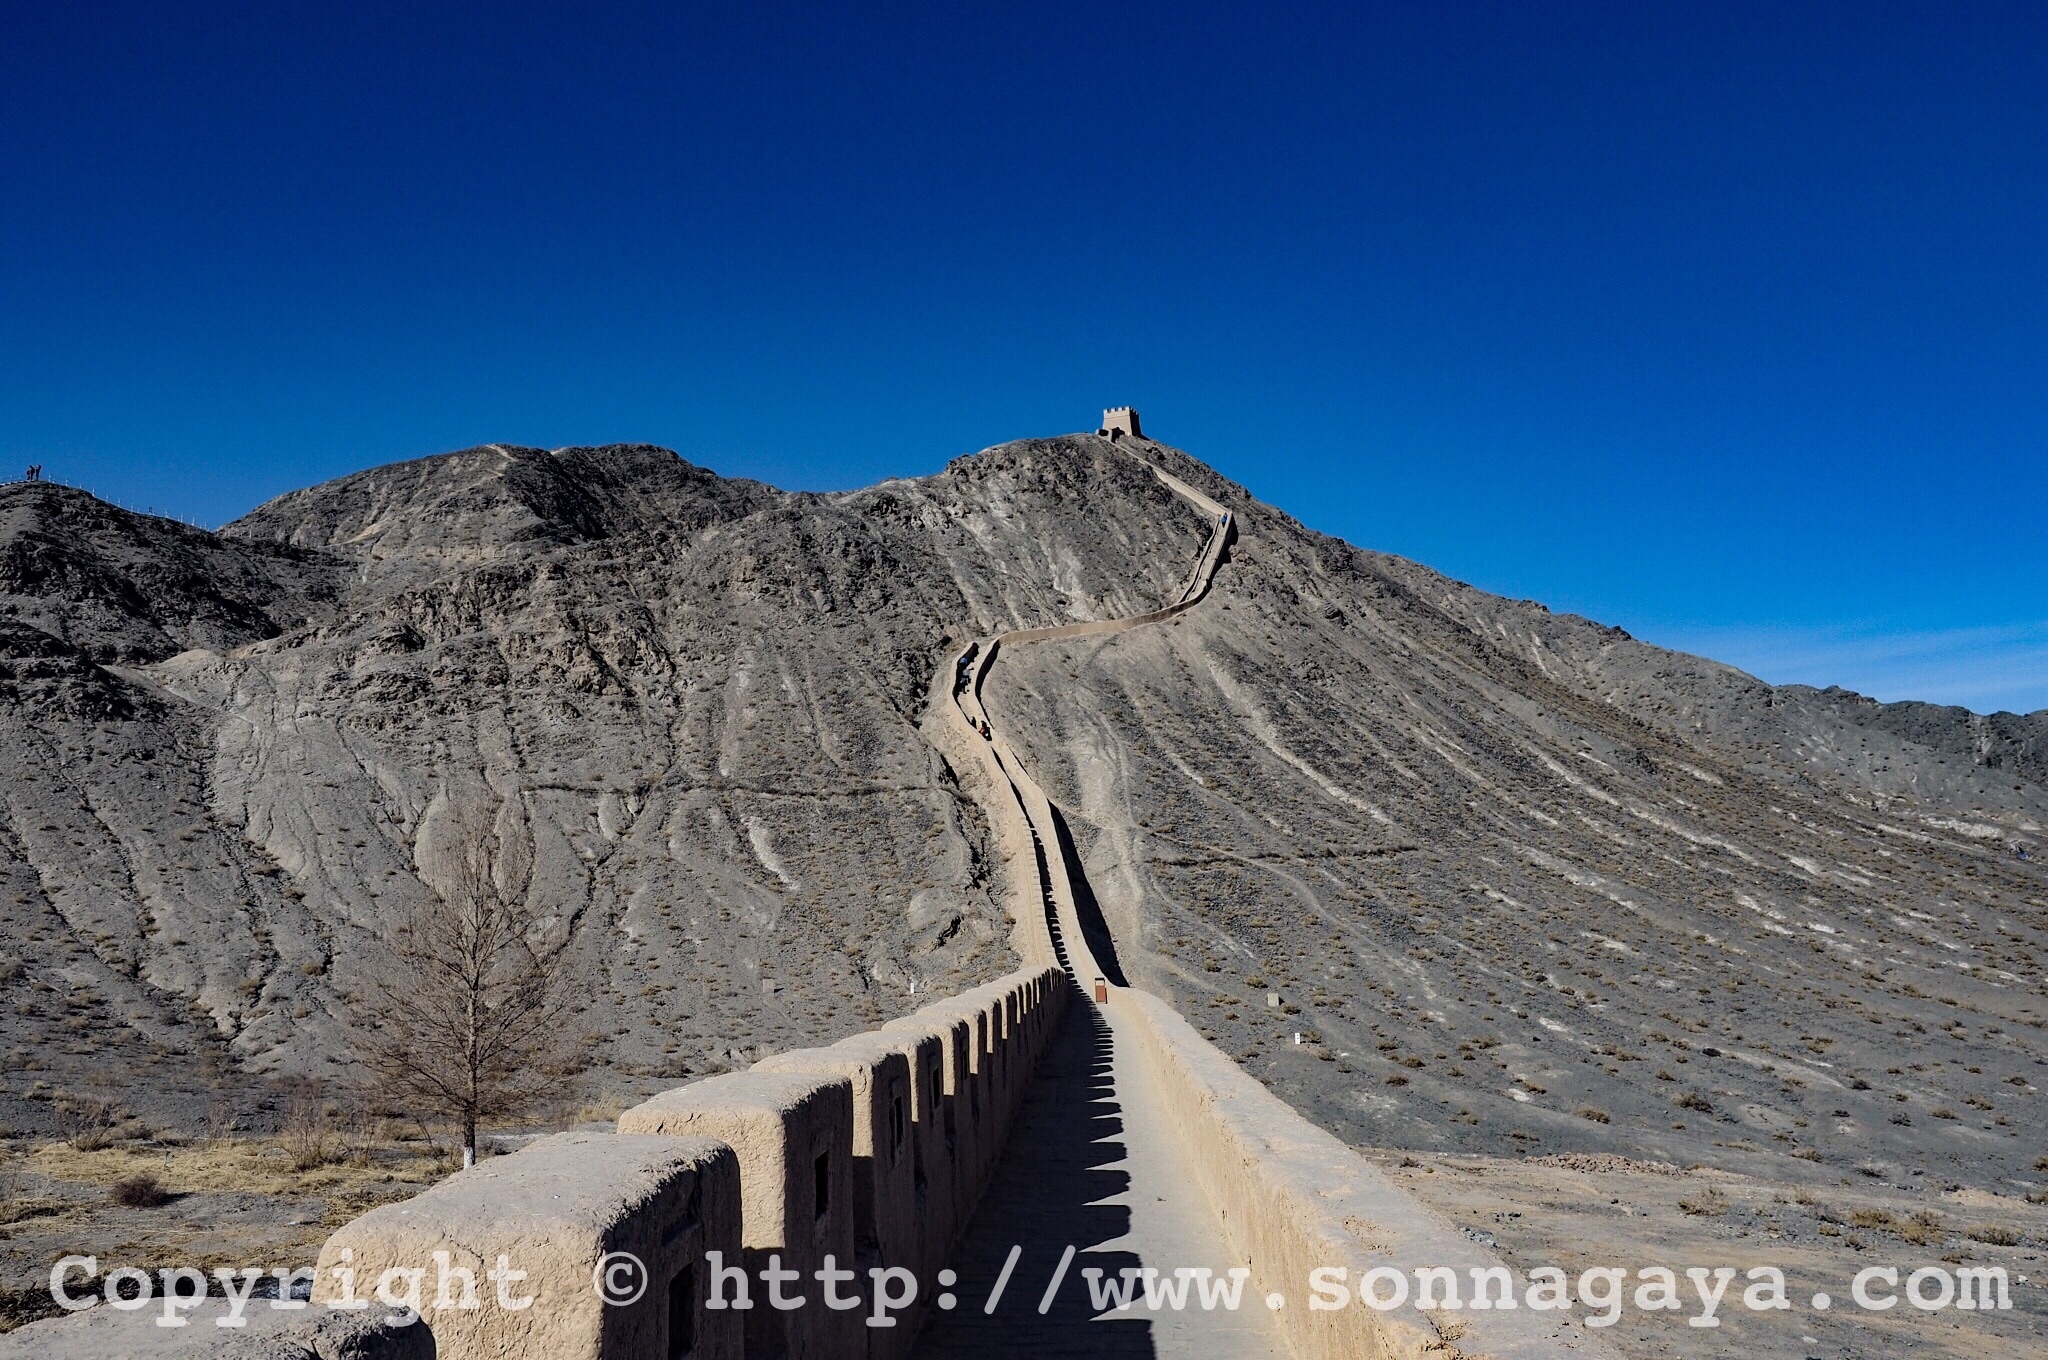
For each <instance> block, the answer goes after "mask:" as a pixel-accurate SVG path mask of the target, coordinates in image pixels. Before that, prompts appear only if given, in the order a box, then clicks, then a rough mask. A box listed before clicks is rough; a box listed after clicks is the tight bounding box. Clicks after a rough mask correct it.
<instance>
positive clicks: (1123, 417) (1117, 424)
mask: <svg viewBox="0 0 2048 1360" xmlns="http://www.w3.org/2000/svg"><path fill="white" fill-rule="evenodd" d="M1095 433H1097V434H1100V435H1107V436H1109V437H1110V438H1111V439H1116V438H1119V437H1121V436H1123V435H1129V436H1130V437H1131V438H1133V439H1143V438H1144V437H1145V432H1144V431H1143V430H1141V429H1139V428H1138V413H1137V411H1136V410H1134V409H1133V408H1131V407H1129V406H1112V407H1110V408H1109V409H1108V410H1107V411H1104V412H1103V413H1102V428H1101V429H1099V430H1097V431H1096V432H1095Z"/></svg>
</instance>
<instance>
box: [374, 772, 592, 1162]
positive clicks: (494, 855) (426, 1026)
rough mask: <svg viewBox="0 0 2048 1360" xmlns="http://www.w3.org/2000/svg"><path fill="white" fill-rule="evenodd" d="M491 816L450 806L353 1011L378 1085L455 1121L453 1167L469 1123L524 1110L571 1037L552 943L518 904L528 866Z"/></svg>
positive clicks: (547, 1086) (470, 1141) (569, 1010)
mask: <svg viewBox="0 0 2048 1360" xmlns="http://www.w3.org/2000/svg"><path fill="white" fill-rule="evenodd" d="M493 821H494V819H493V818H492V817H491V816H489V815H487V813H486V810H485V809H483V808H471V809H467V810H466V811H465V812H463V813H459V814H458V815H457V816H456V818H455V819H454V823H453V832H452V834H451V835H450V836H449V837H448V842H447V846H446V848H447V851H448V853H447V855H446V856H445V860H446V862H445V863H443V864H442V865H440V866H439V872H438V873H437V874H436V875H435V877H436V878H437V879H438V880H439V881H438V883H435V884H430V885H429V886H430V893H431V895H430V896H429V897H428V898H427V899H426V900H425V901H423V902H421V903H420V904H419V905H418V906H416V907H414V908H413V909H412V910H411V911H409V912H407V913H406V915H405V917H404V919H402V920H400V921H399V922H398V923H397V925H396V926H395V927H394V928H393V930H392V932H391V934H390V936H389V938H388V941H387V942H386V947H385V949H384V951H383V955H384V956H383V958H382V959H381V960H380V964H381V966H379V967H377V968H376V969H375V970H374V971H373V974H372V978H371V986H370V988H369V995H368V997H367V998H365V999H363V1000H362V1001H360V1002H359V1003H358V1014H357V1017H356V1020H357V1024H356V1029H357V1044H358V1052H359V1053H360V1054H361V1055H362V1057H363V1059H364V1062H365V1064H366V1066H367V1067H368V1068H369V1070H370V1072H371V1073H372V1074H373V1075H374V1076H375V1077H376V1079H377V1081H378V1083H379V1085H380V1086H381V1087H382V1089H383V1091H384V1093H385V1094H386V1095H387V1096H389V1097H392V1098H395V1099H401V1100H409V1101H412V1102H416V1103H417V1105H418V1107H420V1108H422V1109H423V1110H424V1111H426V1112H431V1113H433V1114H437V1115H440V1116H442V1117H445V1118H447V1119H450V1120H453V1121H455V1122H456V1123H458V1124H460V1126H461V1128H462V1164H463V1165H464V1166H465V1167H467V1166H473V1165H475V1163H476V1138H477V1125H478V1123H479V1122H480V1121H482V1120H485V1119H492V1118H497V1117H501V1116H505V1115H512V1114H518V1113H520V1112H522V1111H524V1110H527V1109H530V1108H532V1107H533V1105H535V1104H536V1103H537V1102H538V1101H539V1099H540V1098H541V1097H542V1096H543V1095H544V1094H545V1093H547V1092H548V1091H550V1090H551V1089H552V1088H553V1087H554V1085H555V1084H556V1083H555V1081H554V1080H553V1077H554V1073H553V1072H552V1070H551V1069H553V1068H554V1067H556V1066H557V1065H559V1064H560V1063H561V1062H562V1061H563V1060H564V1059H565V1058H567V1057H568V1055H569V1054H570V1053H571V1052H572V1051H574V1049H575V1048H576V1047H577V1046H578V1044H579V1043H580V1038H579V1036H578V1035H577V1034H576V1033H575V1027H574V1025H573V1024H572V1023H571V1017H572V1016H573V1014H574V1013H575V1012H577V1011H579V1010H580V1009H581V1007H580V1006H578V1005H577V1004H576V1001H575V999H574V997H573V996H572V995H571V994H570V992H569V989H568V987H567V985H566V979H565V978H564V976H563V971H562V968H561V966H560V965H561V955H560V950H559V948H555V949H550V948H548V947H547V946H546V945H545V944H544V943H542V942H541V941H540V940H539V938H538V937H539V935H540V925H541V922H540V921H539V919H538V918H537V917H536V915H535V914H534V912H533V911H532V910H531V909H530V908H529V907H528V906H527V905H526V887H527V879H528V877H529V876H530V873H531V871H530V869H519V868H517V867H516V866H515V865H514V863H513V857H512V856H508V855H505V854H503V853H501V850H502V848H503V847H502V845H501V842H500V838H499V836H498V834H497V832H496V830H495V829H494V826H493Z"/></svg>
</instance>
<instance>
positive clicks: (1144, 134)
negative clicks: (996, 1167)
mask: <svg viewBox="0 0 2048 1360" xmlns="http://www.w3.org/2000/svg"><path fill="white" fill-rule="evenodd" d="M0 186H4V194H0V458H4V459H6V460H8V461H9V462H10V463H11V464H13V465H17V466H18V465H23V464H26V463H29V462H33V461H41V462H43V463H45V464H46V465H47V466H48V470H49V472H50V474H51V475H52V476H54V477H57V478H60V479H62V480H66V481H71V482H74V483H77V484H79V485H84V486H89V487H92V488H93V489H95V490H98V491H99V492H101V493H102V494H105V495H107V496H110V497H112V498H116V499H119V500H121V501H123V502H124V503H127V504H130V505H134V506H138V507H143V506H153V507H155V508H157V509H158V510H160V511H164V512H168V513H174V514H179V515H183V516H186V517H189V518H193V519H196V520H199V521H201V522H203V523H208V524H212V523H218V522H220V521H222V520H225V519H228V518H232V517H233V516H234V515H236V514H238V513H240V512H241V511H243V510H245V509H247V508H248V507H250V506H252V505H255V504H256V503H258V502H260V501H262V500H264V499H265V498H267V497H269V496H272V495H274V494H276V493H278V492H280V491H284V490H286V489H289V488H291V487H295V486H300V485H304V484H307V483H310V482H313V481H317V480H320V479H323V478H327V477H331V476H334V475H337V474H339V473H343V472H347V471H350V470H352V469H355V468H359V467H364V466H368V465H371V464H374V463H379V462H386V461H390V460H393V459H397V458H404V457H411V456H414V455H418V454H423V453H429V452H435V451H439V450H444V449H449V448H455V447H460V446H464V445H469V444H475V443H479V442H484V441H488V440H506V441H516V442H522V443H529V444H538V445H544V446H555V445H561V444H568V443H596V442H606V441H613V440H651V441H655V442H658V443H662V444H666V445H669V446H671V447H673V448H676V449H678V450H679V451H681V452H682V453H683V454H684V455H685V456H687V457H689V458H691V459H693V460H695V461H698V462H701V463H705V464H707V465H709V466H711V467H713V468H716V469H717V470H719V471H721V472H725V473H732V474H743V475H750V476H756V477H761V478H764V479H766V480H769V481H772V482H775V483H777V484H778V485H783V486H791V487H811V488H831V487H846V486H854V485H859V484H863V483H866V482H870V481H873V480H876V479H878V478H881V477H884V476H889V475H898V474H914V473H924V472H930V471H933V470H935V469H936V468H938V467H939V466H940V465H941V464H942V463H943V462H944V461H945V460H946V459H947V458H949V457H951V456H953V455H955V454H958V453H961V452H964V451H968V450H971V449H975V448H980V447H982V446H985V445H988V444H991V443H995V442H998V441H1000V440H1003V439H1008V438H1013V437H1017V436H1022V435H1032V434H1049V433H1057V432H1060V431H1066V430H1074V429H1079V428H1084V427H1092V425H1093V424H1094V422H1095V419H1096V412H1097V411H1098V410H1099V409H1100V408H1101V407H1102V406H1104V405H1106V404H1112V403H1131V404H1134V405H1136V406H1138V407H1139V408H1140V409H1141V410H1142V411H1143V413H1144V416H1145V420H1146V424H1147V426H1148V427H1149V428H1150V429H1151V430H1152V431H1153V432H1155V433H1157V434H1158V435H1159V436H1160V437H1162V438H1165V439H1167V440H1169V441H1171V442H1173V443H1176V444H1179V445H1181V446H1182V447H1185V448H1187V449H1188V450H1190V451H1191V452H1193V453H1195V454H1196V455H1198V456H1200V457H1202V458H1204V459H1207V460H1208V461H1209V462H1211V463H1213V464H1214V465H1215V466H1216V467H1218V468H1219V469H1221V470H1222V471H1223V472H1225V473H1227V474H1228V475H1230V476H1232V477H1234V478H1237V479H1238V480H1240V481H1242V482H1244V483H1246V484H1247V485H1249V486H1250V487H1251V488H1252V489H1253V491H1255V492H1256V493H1257V494H1259V495H1260V496H1261V497H1263V498H1265V499H1267V500H1270V501H1274V502H1277V503H1278V504H1280V505H1282V506H1284V507H1286V508H1288V509H1290V510H1292V511H1293V512H1294V513H1296V514H1297V515H1299V516H1300V517H1301V518H1303V519H1304V520H1306V521H1307V522H1309V523H1310V524H1312V525H1314V526H1316V527H1318V528H1321V529H1325V530H1328V531H1330V532H1332V533H1337V534H1341V535H1343V536H1344V537H1346V538H1348V539H1350V540H1352V541H1353V542H1356V543H1359V544H1362V545H1366V546H1370V547H1375V548H1382V549H1387V550H1391V551H1395V552H1400V553H1404V554H1407V555H1409V556H1412V557H1415V558H1418V559H1420V560H1422V561H1424V562H1427V563H1429V564H1431V565H1433V566H1435V567H1438V568H1440V569H1442V570H1445V571H1448V572H1450V573H1452V574H1454V575H1457V576H1459V577H1461V578H1464V579H1467V580H1470V581H1472V582H1474V583H1475V584H1478V585H1481V586H1483V587H1486V588H1488V589H1491V590H1497V591H1501V592H1504V593H1507V594H1510V595H1517V596H1531V597H1535V598H1539V599H1542V600H1543V601H1545V602H1546V603H1548V604H1550V605H1551V606H1553V607H1555V608H1560V609H1571V610H1576V611H1579V612H1582V613H1586V614H1589V615H1592V616H1594V617H1596V618H1598V619H1601V620H1602V621H1604V622H1613V623H1619V624H1621V625H1623V626H1624V627H1627V628H1629V629H1630V630H1631V631H1633V632H1635V633H1636V634H1638V635H1639V636H1642V637H1645V638H1648V639H1650V640H1652V641H1658V642H1666V643H1672V644H1676V645H1685V646H1689V647H1692V648H1694V649H1696V650H1704V651H1706V652H1708V653H1709V654H1713V655H1718V656H1721V657H1723V658H1724V659H1727V660H1731V661H1734V662H1736V663H1738V664H1742V665H1745V666H1747V667H1748V668H1750V669H1753V670H1756V671H1757V672H1758V673H1760V674H1762V675H1764V676H1765V677H1766V678H1769V679H1773V680H1802V681H1808V682H1813V683H1822V684H1824V683H1828V682H1830V681H1839V682H1840V683H1843V684H1846V685H1849V686H1851V687H1854V688H1858V689H1862V690H1864V691H1865V692H1868V693H1873V694H1876V695H1878V696H1879V697H1882V698H1887V699H1892V698H1902V697H1923V698H1932V699H1941V700H1946V701H1953V702H1960V703H1966V704H1969V705H1970V706H1972V707H1975V708H1978V709H1980V710H1985V709H1991V708H1997V707H2010V708H2018V709H2021V710H2023V711H2024V710H2028V709H2034V708H2042V707H2048V598H2044V597H2048V590H2044V586H2048V531H2044V518H2048V516H2044V509H2048V496H2044V491H2043V485H2042V481H2043V471H2044V467H2048V457H2044V446H2048V10H2044V9H2043V8H2042V7H2040V6H2038V5H2031V4H2007V3H1995V2H1990V0H1987V2H1984V3H1970V4H1963V5H1956V4H1926V5H1893V4H1871V3H1840V4H1827V5H1816V4H1796V3H1795V4H1784V3H1772V4H1765V5H1754V6H1748V5H1740V4H1720V3H1716V4H1711V5H1709V4H1699V5H1667V4H1649V5H1645V4H1641V3H1627V4H1612V5H1606V4H1586V3H1572V4H1559V5H1520V4H1511V3H1488V4H1479V5H1471V4H1456V3H1430V4H1404V5H1400V6H1393V5H1359V4H1346V5H1332V6H1327V7H1319V6H1293V7H1289V6H1253V5H1231V6H1211V5H1197V4H1175V5H1157V6H1145V5H1127V6H1104V5H1100V4H1063V3H1059V4H1055V3H1041V4H1035V5H1012V6H1000V7H999V6H988V5H944V6H941V5H929V4H913V3H893V4H886V5H884V4H872V3H851V4H839V5H833V6H820V7H817V8H814V9H805V8H803V7H800V6H798V5H795V4H774V5H769V4H739V3H661V4H646V5H627V4H603V3H595V4H574V5H572V4H562V5H557V6H533V5H522V4H513V3H500V4H494V5H490V6H476V7H474V8H468V9H465V7H464V6H461V5H458V4H452V3H450V4H427V5H422V4H416V3H406V4H376V3H350V4H346V5H317V4H297V3H269V2H266V3H251V4H242V5H236V4H208V3H200V4H197V5H191V6H173V5H163V4H148V5H139V4H138V5H132V6H120V5H106V4H93V3H67V4H52V5H22V4H17V5H9V6H7V7H5V10H4V12H0ZM14 471H15V467H9V468H7V472H8V474H9V475H13V473H14Z"/></svg>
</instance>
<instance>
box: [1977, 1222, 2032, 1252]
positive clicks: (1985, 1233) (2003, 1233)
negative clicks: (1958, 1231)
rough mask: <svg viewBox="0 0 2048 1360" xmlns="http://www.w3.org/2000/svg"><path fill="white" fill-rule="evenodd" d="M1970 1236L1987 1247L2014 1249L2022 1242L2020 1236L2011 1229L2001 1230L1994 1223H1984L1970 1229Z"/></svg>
mask: <svg viewBox="0 0 2048 1360" xmlns="http://www.w3.org/2000/svg"><path fill="white" fill-rule="evenodd" d="M1970 1236H1971V1237H1972V1238H1974V1239H1976V1240H1977V1241H1979V1242H1982V1243H1984V1244H1985V1245H1987V1246H1993V1247H2016V1246H2018V1245H2019V1244H2020V1242H2021V1240H2022V1239H2021V1237H2020V1235H2019V1234H2018V1233H2016V1232H2014V1231H2013V1230H2012V1229H2011V1228H2001V1227H2000V1226H1998V1225H1997V1224H1996V1223H1986V1224H1983V1225H1982V1226H1980V1227H1975V1228H1972V1229H1970Z"/></svg>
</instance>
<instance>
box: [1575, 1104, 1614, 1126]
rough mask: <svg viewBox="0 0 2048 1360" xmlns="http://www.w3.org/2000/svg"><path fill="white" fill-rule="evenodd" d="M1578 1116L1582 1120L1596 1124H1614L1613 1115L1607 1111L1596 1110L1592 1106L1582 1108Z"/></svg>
mask: <svg viewBox="0 0 2048 1360" xmlns="http://www.w3.org/2000/svg"><path fill="white" fill-rule="evenodd" d="M1578 1116H1579V1118H1581V1119H1590V1120H1592V1121H1593V1122H1594V1123H1595V1124H1612V1123H1613V1122H1614V1116H1613V1115H1611V1114H1609V1113H1607V1111H1605V1110H1596V1109H1594V1108H1593V1107H1592V1106H1591V1105H1582V1106H1580V1107H1579V1110H1578Z"/></svg>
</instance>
